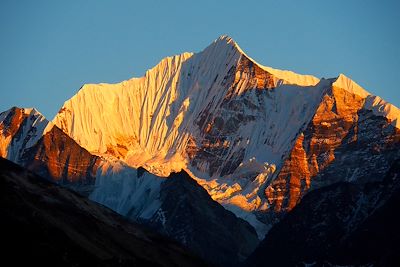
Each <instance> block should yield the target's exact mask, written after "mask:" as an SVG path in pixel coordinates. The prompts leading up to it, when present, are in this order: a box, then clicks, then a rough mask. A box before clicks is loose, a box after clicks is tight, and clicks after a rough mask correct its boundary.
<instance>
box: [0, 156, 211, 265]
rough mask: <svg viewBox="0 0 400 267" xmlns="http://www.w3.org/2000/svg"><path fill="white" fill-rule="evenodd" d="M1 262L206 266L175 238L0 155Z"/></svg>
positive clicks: (21, 263) (15, 263)
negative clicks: (136, 221)
mask: <svg viewBox="0 0 400 267" xmlns="http://www.w3.org/2000/svg"><path fill="white" fill-rule="evenodd" d="M0 185H1V186H0V213H1V222H0V225H1V227H0V234H1V238H2V242H3V243H4V246H3V247H2V260H3V261H4V262H8V263H11V264H12V265H22V266H26V265H29V264H30V265H31V264H33V265H35V266H206V263H204V262H203V261H202V260H200V259H199V258H197V257H195V256H194V255H192V254H191V253H189V252H188V251H187V250H185V249H184V248H182V247H180V246H179V245H178V244H176V243H175V242H173V241H170V240H168V239H166V238H164V237H162V236H159V235H157V234H155V233H152V232H150V231H149V230H147V229H144V228H143V227H142V226H140V225H137V224H134V223H129V222H127V221H126V220H124V219H123V218H122V217H121V216H120V215H118V214H116V213H115V212H113V211H111V210H109V209H107V208H105V207H103V206H101V205H98V204H96V203H94V202H92V201H90V200H87V199H86V198H83V197H81V196H79V195H77V194H75V193H73V192H71V191H69V190H68V189H65V188H62V187H59V186H57V185H55V184H53V183H50V182H48V181H46V180H45V179H44V178H42V177H39V176H37V175H35V174H33V173H31V172H29V171H27V170H26V169H23V168H21V167H19V166H17V165H15V164H13V163H12V162H10V161H8V160H5V159H3V158H0Z"/></svg>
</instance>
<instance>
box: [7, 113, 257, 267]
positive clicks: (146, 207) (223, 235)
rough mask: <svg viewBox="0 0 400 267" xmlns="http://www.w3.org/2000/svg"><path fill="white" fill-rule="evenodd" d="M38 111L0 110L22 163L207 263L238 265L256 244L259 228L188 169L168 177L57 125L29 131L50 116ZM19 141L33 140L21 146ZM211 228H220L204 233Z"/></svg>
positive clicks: (19, 161) (10, 140)
mask: <svg viewBox="0 0 400 267" xmlns="http://www.w3.org/2000/svg"><path fill="white" fill-rule="evenodd" d="M38 114H39V113H38V112H37V111H36V112H35V113H34V114H33V113H31V110H30V109H21V108H16V107H14V108H12V109H10V110H8V111H6V112H3V113H1V114H0V116H1V117H2V118H5V119H4V120H3V121H1V123H0V127H1V131H2V132H1V133H2V135H0V137H1V138H0V140H1V141H2V140H8V142H7V143H6V142H4V141H3V143H4V144H8V146H7V147H4V150H5V151H18V155H20V156H19V158H18V159H17V160H16V162H17V163H19V164H20V165H22V166H24V167H26V168H28V169H29V170H31V171H33V172H35V173H36V174H39V175H41V176H43V177H46V178H47V179H48V180H50V181H53V182H57V183H58V184H60V185H63V186H65V187H68V188H70V189H73V190H75V191H77V192H79V193H80V194H82V195H84V196H87V197H88V198H89V199H91V200H93V201H95V202H97V203H100V204H103V205H105V206H107V207H109V208H111V209H113V210H114V211H116V212H118V213H119V214H121V215H123V216H125V218H127V219H129V220H131V221H136V222H140V223H142V224H145V225H146V226H147V227H150V228H152V229H154V230H156V231H158V232H159V233H162V234H164V235H165V236H168V237H170V238H172V239H174V240H176V241H178V242H180V243H181V244H183V245H184V246H185V247H187V248H189V249H191V250H192V251H193V252H194V253H196V254H197V255H199V256H201V257H202V258H203V259H205V260H206V261H208V262H212V263H214V264H218V265H235V264H237V263H238V262H240V261H243V260H245V258H246V257H247V256H248V255H250V253H251V252H252V251H253V250H254V249H255V247H256V246H257V244H258V242H259V240H258V238H257V234H256V232H255V231H254V229H253V228H252V227H251V226H250V225H249V224H248V223H247V222H246V221H244V220H242V219H239V218H237V217H236V216H235V215H234V214H232V213H231V212H230V211H227V210H226V209H224V208H223V207H222V206H221V205H220V204H218V203H217V202H215V201H213V200H212V199H211V197H210V196H209V195H208V193H207V191H205V190H204V189H203V188H202V187H201V186H200V185H198V184H197V183H196V182H195V181H193V180H192V179H191V178H190V177H189V176H188V175H187V174H186V173H185V172H184V171H182V172H180V173H177V174H171V175H170V177H168V178H167V179H166V178H162V177H158V176H155V175H153V174H151V173H149V172H147V171H146V170H145V169H143V168H139V169H134V168H132V167H130V166H128V165H126V164H125V163H124V162H122V161H120V160H118V159H115V158H104V157H99V156H96V155H93V154H91V153H90V152H88V151H87V150H86V149H84V148H82V147H81V146H79V145H78V144H77V143H76V142H75V141H74V140H72V139H71V138H70V137H69V136H68V135H66V134H65V133H64V132H63V131H61V130H60V129H59V128H58V127H57V126H55V125H51V127H48V128H47V131H46V132H45V133H44V134H43V135H42V136H41V137H40V138H38V137H37V136H36V135H32V134H29V133H30V132H37V130H36V129H34V126H31V130H30V131H26V130H25V128H26V126H25V125H26V124H27V122H31V121H35V120H37V116H40V118H41V121H46V120H45V119H44V117H43V116H42V115H38ZM32 138H35V143H34V142H32ZM19 140H24V142H25V143H28V144H31V143H34V144H33V145H31V146H20V145H19V144H20V143H21V141H19ZM15 146H16V147H15ZM20 147H21V148H20ZM16 148H17V149H18V150H17V149H16ZM5 155H6V156H8V155H10V154H5ZM178 203H179V205H178ZM177 214H179V216H177ZM212 229H214V230H215V229H218V231H216V232H215V233H214V234H213V235H211V234H210V235H208V236H206V237H205V235H204V233H207V232H210V230H211V232H212ZM232 232H234V234H232ZM217 255H219V256H218V257H217Z"/></svg>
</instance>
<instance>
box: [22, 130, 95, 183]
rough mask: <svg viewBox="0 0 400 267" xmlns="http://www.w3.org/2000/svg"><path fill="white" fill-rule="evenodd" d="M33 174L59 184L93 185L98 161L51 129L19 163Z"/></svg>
mask: <svg viewBox="0 0 400 267" xmlns="http://www.w3.org/2000/svg"><path fill="white" fill-rule="evenodd" d="M21 161H22V162H23V165H25V166H26V167H27V168H28V169H29V170H32V171H34V172H35V173H37V174H39V175H41V176H43V177H48V178H50V179H51V180H54V181H56V182H59V183H62V184H68V183H74V184H75V183H82V184H89V185H90V184H93V183H94V180H95V178H96V172H97V168H98V165H99V164H100V162H101V159H100V158H99V157H97V156H94V155H92V154H90V153H89V152H88V151H87V150H86V149H84V148H82V147H80V146H79V145H78V144H77V143H76V142H75V141H74V140H72V139H71V138H70V137H69V136H68V135H66V134H65V133H64V132H63V131H61V130H60V129H59V128H58V127H57V126H54V127H53V128H52V129H51V130H50V131H49V132H47V133H46V134H45V135H43V137H42V138H41V139H39V141H38V142H37V143H36V144H35V145H34V146H33V147H31V148H29V149H27V150H26V151H25V153H24V154H23V157H22V159H21Z"/></svg>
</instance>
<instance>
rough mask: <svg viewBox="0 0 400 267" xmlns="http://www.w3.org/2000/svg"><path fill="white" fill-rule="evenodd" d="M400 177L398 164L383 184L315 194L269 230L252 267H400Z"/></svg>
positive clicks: (331, 188) (345, 186)
mask: <svg viewBox="0 0 400 267" xmlns="http://www.w3.org/2000/svg"><path fill="white" fill-rule="evenodd" d="M399 175H400V160H396V161H395V162H394V163H393V164H392V166H391V168H390V169H389V171H388V172H387V174H386V176H385V178H384V179H383V181H380V182H367V183H365V184H363V185H361V184H354V183H350V182H339V183H335V184H333V185H330V186H327V187H324V188H320V189H316V190H314V191H312V192H310V193H309V194H307V195H306V196H305V197H304V198H303V200H302V201H301V202H300V203H299V204H298V205H297V206H296V207H295V208H294V209H293V210H292V212H290V213H289V214H287V216H285V217H284V218H283V219H282V220H281V221H280V222H279V223H277V224H276V225H275V226H274V227H273V228H272V229H271V230H270V231H269V233H268V235H267V236H266V238H265V239H264V240H263V241H262V243H261V244H260V246H259V247H258V248H257V250H256V251H255V252H254V254H253V255H252V256H251V257H250V258H249V259H248V261H247V263H248V264H247V266H266V265H268V266H398V265H399V264H400V256H399V255H400V254H399V252H400V231H399V229H398V225H399V223H400V220H399V217H398V216H397V215H396V214H397V213H398V212H399V210H400V180H399ZM288 251H290V253H287V252H288Z"/></svg>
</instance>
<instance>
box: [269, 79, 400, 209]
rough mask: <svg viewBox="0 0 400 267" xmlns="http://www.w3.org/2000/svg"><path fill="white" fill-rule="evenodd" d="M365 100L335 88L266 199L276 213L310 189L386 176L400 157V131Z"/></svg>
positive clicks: (292, 205)
mask: <svg viewBox="0 0 400 267" xmlns="http://www.w3.org/2000/svg"><path fill="white" fill-rule="evenodd" d="M365 101H366V99H365V98H362V97H360V96H358V95H355V94H353V93H350V92H348V91H347V90H344V89H342V88H338V87H335V86H333V87H332V90H331V92H330V93H329V94H327V95H325V96H324V98H323V100H322V102H321V105H320V106H319V107H318V109H317V112H316V113H315V115H314V118H313V120H312V122H311V123H310V124H309V125H308V127H307V129H305V131H304V132H302V133H301V134H300V135H299V137H298V138H297V140H296V143H295V146H294V148H293V150H292V151H291V153H290V155H289V157H288V159H287V160H286V161H285V163H284V165H283V167H282V169H281V171H280V173H279V175H278V176H277V178H276V179H275V180H274V181H273V182H272V183H271V185H269V186H268V187H267V188H266V190H265V194H266V196H267V198H268V200H269V203H270V204H271V206H272V207H274V210H275V211H276V212H280V211H285V210H290V209H292V208H293V207H294V206H296V204H297V203H298V202H299V200H300V199H301V197H302V196H303V195H304V194H305V193H306V192H307V190H309V189H310V186H311V184H313V188H318V187H322V186H326V185H329V184H333V183H335V182H338V181H343V180H344V181H353V182H359V183H363V182H367V181H373V180H377V179H380V178H382V177H383V175H384V173H385V172H386V171H387V170H388V168H389V166H390V165H391V164H392V162H393V160H395V159H396V158H398V157H400V150H399V148H400V130H399V129H398V128H396V127H394V126H393V125H392V124H391V122H390V121H389V120H388V119H386V118H385V117H381V116H376V115H374V113H373V112H372V111H371V110H368V109H365V108H364V107H365Z"/></svg>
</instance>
